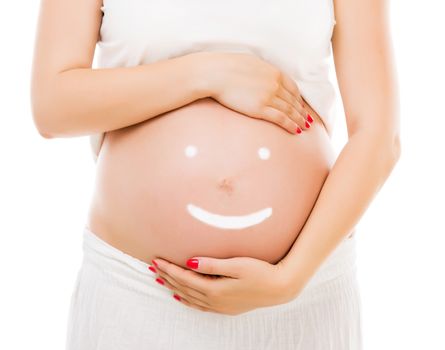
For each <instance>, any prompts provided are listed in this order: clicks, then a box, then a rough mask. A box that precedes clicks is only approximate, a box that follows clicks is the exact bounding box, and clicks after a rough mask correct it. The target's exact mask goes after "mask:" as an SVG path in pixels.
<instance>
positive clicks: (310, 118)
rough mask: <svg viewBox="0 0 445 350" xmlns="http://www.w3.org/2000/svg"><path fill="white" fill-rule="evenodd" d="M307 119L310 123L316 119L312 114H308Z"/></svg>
mask: <svg viewBox="0 0 445 350" xmlns="http://www.w3.org/2000/svg"><path fill="white" fill-rule="evenodd" d="M307 120H309V123H312V122H313V121H314V119H312V117H311V115H310V114H308V115H307Z"/></svg>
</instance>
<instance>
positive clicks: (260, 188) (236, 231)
mask: <svg viewBox="0 0 445 350" xmlns="http://www.w3.org/2000/svg"><path fill="white" fill-rule="evenodd" d="M306 107H307V109H308V111H309V112H310V113H311V115H312V117H313V118H314V122H313V123H312V126H311V128H310V129H309V130H307V131H306V130H305V131H303V132H302V133H301V134H295V135H292V134H290V133H289V132H287V131H285V130H284V129H282V128H281V127H279V126H278V125H276V124H273V123H271V122H268V121H264V120H259V119H254V118H251V117H248V116H245V115H243V114H240V113H237V112H236V111H234V110H231V109H229V108H226V107H224V106H222V105H221V104H219V103H218V102H216V101H215V100H213V99H211V98H206V99H201V100H197V101H195V102H193V103H190V104H188V105H186V106H183V107H181V108H178V109H176V110H173V111H169V112H167V113H164V114H162V115H159V116H157V117H155V118H151V119H149V120H147V121H145V122H142V123H139V124H135V125H132V126H129V127H126V128H122V129H119V130H115V131H112V132H108V133H106V136H105V139H104V142H103V144H102V148H101V151H100V154H99V157H98V160H97V175H96V186H95V192H94V196H93V201H92V203H91V207H90V212H89V217H88V221H87V226H88V227H89V229H90V230H91V231H93V232H94V233H95V234H96V235H98V236H99V237H100V238H102V239H103V240H105V241H107V242H108V243H110V244H111V245H113V246H115V247H116V248H118V249H120V250H122V251H124V252H125V253H127V254H129V255H132V256H134V257H136V258H138V259H140V260H142V261H145V262H147V263H149V262H150V261H151V259H153V258H155V257H161V258H164V259H166V260H169V261H171V262H173V263H175V264H177V265H180V266H183V267H185V261H186V260H187V259H188V258H190V257H192V256H213V257H217V258H225V257H232V256H250V257H254V258H258V259H263V260H266V261H269V262H271V263H275V262H277V261H279V260H280V259H281V258H283V257H284V256H285V255H286V253H287V252H288V250H289V249H290V247H291V246H292V244H293V242H294V241H295V239H296V238H297V236H298V233H299V232H300V230H301V228H302V227H303V225H304V223H305V221H306V219H307V217H308V215H309V214H310V212H311V210H312V207H313V205H314V203H315V201H316V199H317V196H318V194H319V192H320V189H321V187H322V185H323V182H324V181H325V179H326V177H327V175H328V173H329V171H330V169H331V167H332V165H333V163H334V158H335V157H334V152H333V148H332V145H331V140H330V138H329V136H328V134H327V132H326V129H325V127H324V126H323V123H322V121H321V119H320V116H319V115H317V113H316V112H315V111H314V110H313V109H312V108H310V106H309V105H306ZM201 209H202V210H201ZM203 213H206V214H209V215H207V216H206V215H204V216H202V217H201V216H200V215H203ZM213 214H215V215H213ZM249 214H252V215H250V216H249V217H242V218H241V217H239V218H238V219H237V220H230V219H229V218H222V217H221V216H245V215H249ZM201 220H202V221H201Z"/></svg>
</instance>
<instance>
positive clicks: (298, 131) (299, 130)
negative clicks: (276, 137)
mask: <svg viewBox="0 0 445 350" xmlns="http://www.w3.org/2000/svg"><path fill="white" fill-rule="evenodd" d="M297 134H301V129H300V127H299V126H298V127H297Z"/></svg>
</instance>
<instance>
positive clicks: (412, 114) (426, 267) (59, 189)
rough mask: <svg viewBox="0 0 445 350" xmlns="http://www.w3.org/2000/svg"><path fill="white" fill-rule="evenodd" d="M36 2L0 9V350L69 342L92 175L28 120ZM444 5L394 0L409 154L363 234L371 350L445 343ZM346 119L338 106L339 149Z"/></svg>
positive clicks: (79, 143) (75, 150)
mask: <svg viewBox="0 0 445 350" xmlns="http://www.w3.org/2000/svg"><path fill="white" fill-rule="evenodd" d="M38 3H39V2H38V1H32V2H31V1H26V2H22V1H9V2H6V3H5V4H3V5H2V11H1V12H0V39H1V41H0V45H1V54H0V73H1V74H0V92H1V94H0V112H1V119H0V122H1V129H0V130H1V136H0V155H1V157H0V167H1V168H0V169H1V171H0V179H1V181H0V249H1V250H0V279H1V280H0V281H1V282H2V283H1V287H0V288H1V289H0V293H1V295H0V348H1V349H8V350H9V349H29V348H33V349H35V348H37V349H62V348H64V344H65V343H64V342H65V327H66V324H65V323H66V318H67V313H68V306H69V300H70V296H71V292H72V288H73V285H74V281H75V278H76V274H77V271H78V268H79V266H80V261H81V232H82V228H83V225H84V222H85V219H86V215H87V211H88V206H89V201H90V197H91V194H92V188H93V180H94V175H95V174H94V171H95V169H94V162H93V160H92V157H91V154H90V149H89V144H88V139H87V138H86V137H80V138H65V139H50V140H47V139H43V138H42V137H41V136H40V135H39V134H38V133H37V131H36V128H35V126H34V124H33V121H32V116H31V112H30V94H29V92H30V74H31V61H32V53H33V45H34V36H35V26H36V20H37V15H38V5H39V4H38ZM444 13H445V6H444V4H443V2H442V1H439V0H426V1H422V2H418V1H403V0H398V1H393V2H392V26H393V40H394V48H395V52H396V58H397V65H398V72H399V81H400V93H401V112H402V113H401V117H402V157H401V159H400V161H399V163H398V164H397V166H396V168H395V170H394V171H393V173H392V175H391V177H390V178H389V180H388V181H387V183H386V184H385V185H384V187H383V188H382V190H381V191H380V193H379V194H378V196H377V197H376V198H375V200H374V201H373V203H372V204H371V206H370V207H369V209H368V211H367V212H366V214H365V216H364V217H363V218H362V220H361V222H360V224H359V226H358V231H357V235H358V268H359V280H360V285H361V295H362V304H363V307H362V309H363V325H364V339H365V350H372V349H379V350H393V349H405V350H408V349H429V350H433V349H445V338H444V337H443V332H444V328H445V301H444V297H445V283H444V282H445V281H444V280H445V277H444V276H445V272H444V267H445V247H444V243H445V225H444V217H445V210H444V209H445V205H444V199H445V189H444V188H445V186H444V181H445V166H444V162H445V156H444V152H445V141H444V140H445V135H444V132H445V130H444V127H445V121H444V118H445V113H444V106H443V104H444V101H445V88H444V84H445V68H444V67H445V49H444V46H445V39H444V37H445V25H444V22H445V21H444V18H443V16H444ZM381 113H385V111H381ZM343 119H344V117H343V114H342V111H340V108H339V117H338V119H337V120H338V124H337V127H336V134H335V135H334V142H335V144H336V147H337V149H339V147H341V146H342V145H343V143H344V142H345V137H346V136H345V135H346V134H345V129H344V121H343ZM382 127H383V126H382ZM441 179H442V180H441ZM308 350H310V349H308Z"/></svg>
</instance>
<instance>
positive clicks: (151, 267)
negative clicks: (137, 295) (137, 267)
mask: <svg viewBox="0 0 445 350" xmlns="http://www.w3.org/2000/svg"><path fill="white" fill-rule="evenodd" d="M148 269H149V270H150V271H153V272H156V269H155V268H154V267H153V266H149V267H148Z"/></svg>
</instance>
